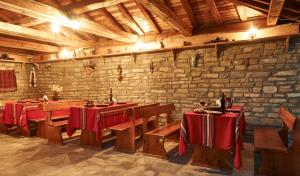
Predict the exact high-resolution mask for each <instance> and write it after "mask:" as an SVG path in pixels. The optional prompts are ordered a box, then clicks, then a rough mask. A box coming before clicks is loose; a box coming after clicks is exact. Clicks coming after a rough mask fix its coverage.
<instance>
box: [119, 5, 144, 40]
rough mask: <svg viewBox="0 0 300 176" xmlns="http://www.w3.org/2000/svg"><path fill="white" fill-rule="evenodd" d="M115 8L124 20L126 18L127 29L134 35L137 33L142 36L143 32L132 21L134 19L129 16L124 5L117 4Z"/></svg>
mask: <svg viewBox="0 0 300 176" xmlns="http://www.w3.org/2000/svg"><path fill="white" fill-rule="evenodd" d="M117 7H118V9H119V11H120V12H121V14H122V15H123V17H124V18H126V19H127V20H128V21H129V27H130V28H131V29H132V30H134V31H135V32H136V33H138V34H139V35H144V34H145V33H144V31H143V30H142V28H141V27H140V26H139V25H138V24H137V22H136V21H135V20H134V18H133V17H132V16H131V14H130V13H129V11H128V10H127V9H126V7H125V6H124V4H122V3H121V4H117Z"/></svg>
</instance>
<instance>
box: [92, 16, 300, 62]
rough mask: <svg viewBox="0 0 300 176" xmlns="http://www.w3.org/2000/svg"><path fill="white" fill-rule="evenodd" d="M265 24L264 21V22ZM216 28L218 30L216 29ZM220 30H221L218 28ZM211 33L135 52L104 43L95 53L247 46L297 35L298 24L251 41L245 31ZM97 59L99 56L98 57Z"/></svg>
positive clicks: (261, 31) (174, 38)
mask: <svg viewBox="0 0 300 176" xmlns="http://www.w3.org/2000/svg"><path fill="white" fill-rule="evenodd" d="M265 22H266V20H265ZM216 28H219V26H218V27H216ZM220 29H221V28H220ZM221 31H222V30H220V31H218V32H211V31H209V33H203V34H199V35H198V34H196V35H193V36H191V37H184V36H182V35H175V36H170V37H167V38H165V39H164V40H163V43H164V48H161V45H160V42H159V41H157V40H154V41H149V42H145V46H146V47H145V49H142V50H136V46H135V45H134V44H123V45H112V44H109V43H106V45H105V46H104V45H102V46H100V47H98V48H97V49H96V53H97V54H99V55H105V54H108V55H112V54H131V53H143V52H147V51H153V52H158V51H166V50H171V49H179V50H182V49H185V48H199V47H215V46H216V45H225V46H226V45H230V44H233V45H236V44H241V43H243V44H249V42H252V41H253V42H256V41H265V40H271V39H272V40H274V39H279V38H281V39H282V38H286V37H287V36H294V35H299V25H298V24H284V25H277V26H271V27H270V26H269V27H266V28H263V29H259V30H258V31H257V36H256V38H255V39H253V40H251V39H250V38H249V36H248V35H247V30H244V31H232V30H231V31H228V30H225V31H224V30H223V31H224V32H221ZM146 37H147V36H146ZM217 37H220V38H222V39H226V38H227V39H228V40H229V41H228V42H219V43H206V42H209V41H210V40H212V39H215V38H217ZM184 43H189V45H184ZM98 57H99V56H98Z"/></svg>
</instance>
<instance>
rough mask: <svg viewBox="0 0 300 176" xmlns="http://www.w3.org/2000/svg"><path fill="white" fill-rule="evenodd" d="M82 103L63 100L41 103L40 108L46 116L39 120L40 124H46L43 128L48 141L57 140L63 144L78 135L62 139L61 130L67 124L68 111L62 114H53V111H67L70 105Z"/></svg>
mask: <svg viewBox="0 0 300 176" xmlns="http://www.w3.org/2000/svg"><path fill="white" fill-rule="evenodd" d="M83 104H84V102H83V101H65V102H57V103H56V102H51V103H48V104H42V105H41V106H42V107H41V109H42V110H43V111H44V112H47V113H48V115H47V118H46V120H45V121H40V122H39V123H40V124H43V123H44V125H45V126H47V127H46V128H43V130H46V132H45V133H46V136H47V139H48V141H51V142H57V143H61V144H64V143H66V142H69V141H72V140H74V139H78V136H74V137H71V138H67V139H63V137H62V132H64V131H65V130H66V127H67V124H68V118H69V113H66V114H62V115H55V113H54V112H55V111H64V110H66V111H69V109H70V107H72V106H82V105H83Z"/></svg>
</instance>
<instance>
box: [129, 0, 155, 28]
mask: <svg viewBox="0 0 300 176" xmlns="http://www.w3.org/2000/svg"><path fill="white" fill-rule="evenodd" d="M134 2H135V4H136V6H137V7H138V8H139V10H140V11H141V12H142V14H143V15H144V17H145V19H146V20H147V22H148V23H149V24H150V25H151V26H152V27H153V29H154V31H155V32H156V33H160V32H161V30H160V28H159V26H158V24H157V23H156V22H155V20H154V18H153V17H152V16H151V14H150V13H149V11H148V10H147V9H145V7H144V6H143V5H142V4H141V3H140V2H139V1H138V0H134Z"/></svg>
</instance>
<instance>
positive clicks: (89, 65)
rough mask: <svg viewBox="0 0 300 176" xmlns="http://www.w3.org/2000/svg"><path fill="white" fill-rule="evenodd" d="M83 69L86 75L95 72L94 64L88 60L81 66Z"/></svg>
mask: <svg viewBox="0 0 300 176" xmlns="http://www.w3.org/2000/svg"><path fill="white" fill-rule="evenodd" d="M83 68H84V71H86V72H88V74H91V73H93V72H94V71H95V70H96V63H95V62H94V61H92V60H90V61H88V62H86V63H85V64H84V65H83Z"/></svg>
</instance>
